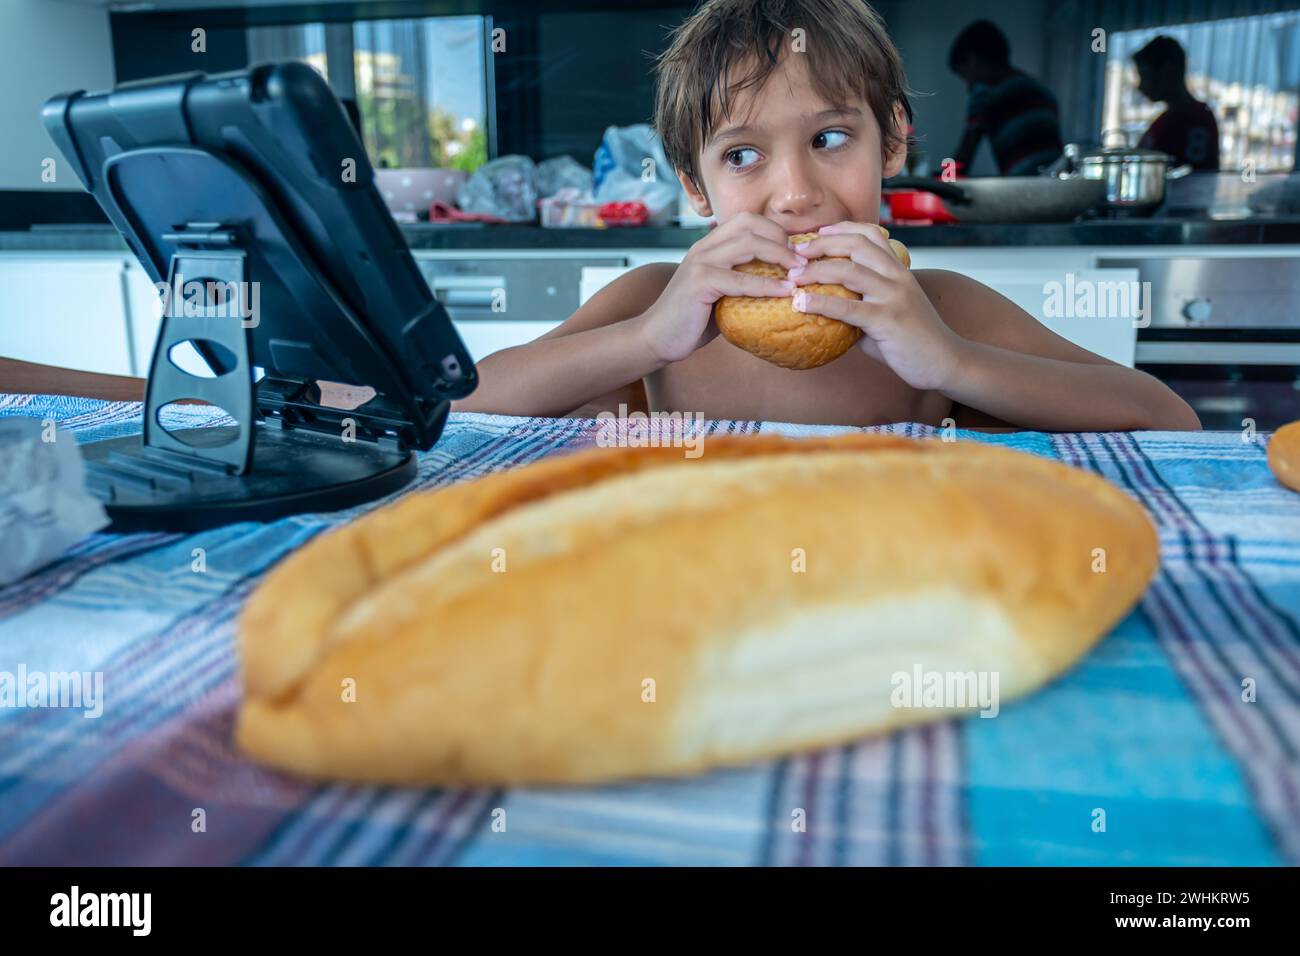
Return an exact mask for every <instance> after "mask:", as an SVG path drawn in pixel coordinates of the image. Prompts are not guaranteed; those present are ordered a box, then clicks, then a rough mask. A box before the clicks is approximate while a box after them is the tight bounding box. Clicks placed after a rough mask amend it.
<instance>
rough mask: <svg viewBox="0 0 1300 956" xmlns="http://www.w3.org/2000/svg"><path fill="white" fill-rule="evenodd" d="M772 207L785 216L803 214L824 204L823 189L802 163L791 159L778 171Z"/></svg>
mask: <svg viewBox="0 0 1300 956" xmlns="http://www.w3.org/2000/svg"><path fill="white" fill-rule="evenodd" d="M774 185H775V186H776V190H775V192H774V194H773V197H772V209H773V211H774V212H777V213H780V214H781V215H783V216H803V215H805V214H807V213H808V212H809V211H810V210H812V209H816V208H817V207H818V206H820V205H821V204H822V190H821V187H820V186H819V185H818V183H817V181H816V178H815V177H814V176H812V175H810V174H809V171H808V170H807V169H805V168H804V165H803V164H802V163H799V162H797V161H791V162H788V163H786V165H785V167H784V168H783V169H781V170H779V171H778V175H777V177H776V179H775V181H774Z"/></svg>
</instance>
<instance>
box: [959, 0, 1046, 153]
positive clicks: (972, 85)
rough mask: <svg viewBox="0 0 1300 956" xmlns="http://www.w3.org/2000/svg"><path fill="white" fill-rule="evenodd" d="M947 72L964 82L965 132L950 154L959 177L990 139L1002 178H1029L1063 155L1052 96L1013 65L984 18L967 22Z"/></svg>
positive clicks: (1007, 48) (997, 34) (1008, 50)
mask: <svg viewBox="0 0 1300 956" xmlns="http://www.w3.org/2000/svg"><path fill="white" fill-rule="evenodd" d="M948 68H949V69H951V70H952V71H953V72H954V73H956V74H957V75H958V76H960V77H961V78H962V79H963V80H965V81H966V87H967V89H968V90H969V91H970V97H969V99H968V100H967V102H966V128H965V131H964V132H963V134H962V138H961V142H960V143H959V144H958V146H957V151H956V153H955V154H954V155H953V159H955V160H956V167H957V172H958V174H964V173H965V172H966V170H967V169H968V168H969V166H970V164H971V161H972V160H973V159H974V158H975V151H976V149H978V148H979V144H980V141H981V140H982V139H984V137H986V136H987V137H988V139H989V145H990V146H991V147H992V149H993V157H994V159H995V160H996V161H997V164H998V171H999V172H1000V173H1001V174H1002V175H1003V176H1033V175H1036V174H1037V173H1038V172H1039V170H1040V169H1041V168H1042V167H1044V166H1048V165H1050V164H1051V163H1052V162H1053V161H1054V160H1055V159H1057V158H1058V157H1059V156H1060V155H1061V151H1062V145H1061V124H1060V120H1059V118H1058V113H1057V105H1056V97H1055V96H1053V95H1052V91H1051V90H1049V89H1048V88H1047V87H1046V86H1044V85H1043V84H1042V83H1041V82H1039V81H1038V80H1036V79H1035V78H1034V77H1032V76H1030V75H1029V74H1028V73H1025V72H1024V71H1023V70H1018V69H1016V68H1015V67H1014V66H1012V65H1011V46H1010V44H1009V43H1008V42H1007V38H1006V35H1005V34H1003V32H1002V31H1001V30H999V29H998V28H997V26H996V25H994V24H993V23H991V22H990V21H988V20H977V21H976V22H974V23H972V24H970V25H969V26H968V27H966V29H964V30H962V32H961V33H960V34H959V35H958V37H957V39H956V40H955V41H953V45H952V49H951V50H950V51H949V52H948Z"/></svg>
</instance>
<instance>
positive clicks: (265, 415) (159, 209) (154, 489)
mask: <svg viewBox="0 0 1300 956" xmlns="http://www.w3.org/2000/svg"><path fill="white" fill-rule="evenodd" d="M104 176H105V181H106V185H107V186H108V189H109V191H110V193H111V195H112V197H113V198H114V200H115V202H116V205H117V211H118V212H120V213H121V214H122V216H123V218H124V220H125V221H126V222H127V223H128V224H129V225H130V228H129V229H124V230H123V232H124V235H125V237H126V239H127V241H128V242H129V243H130V244H131V245H132V247H133V248H134V249H136V251H137V253H139V251H140V249H141V244H142V243H144V242H149V241H154V237H161V241H162V243H163V244H164V246H166V247H167V249H165V250H161V251H163V256H162V260H161V261H168V256H167V254H166V253H167V251H169V252H170V257H169V258H170V266H169V268H168V275H167V293H166V294H165V295H163V296H162V297H161V299H162V303H163V317H162V325H161V328H160V330H159V333H158V339H157V342H156V343H155V345H154V350H153V358H152V361H151V363H150V367H149V375H148V384H147V386H146V389H145V403H144V432H143V435H140V436H132V437H127V438H117V439H110V440H107V441H99V442H94V443H90V444H86V445H83V446H82V451H83V453H84V456H85V459H86V461H87V478H88V485H89V487H90V489H91V491H92V492H93V493H94V494H95V495H96V496H97V497H99V498H100V499H101V500H102V501H103V502H104V504H105V507H106V510H107V511H108V513H109V515H110V517H111V518H112V520H113V524H112V526H111V530H113V531H127V530H139V529H150V530H171V531H187V530H197V529H201V528H207V527H212V526H214V525H218V524H225V523H228V522H232V521H267V520H272V519H275V518H278V517H281V516H283V515H286V514H292V513H297V512H303V511H334V510H338V509H340V508H347V507H351V506H353V505H357V504H360V503H363V502H366V501H370V500H372V499H374V498H377V497H380V496H383V495H386V494H389V493H391V492H393V491H396V490H398V489H399V488H401V487H403V486H404V485H406V484H407V483H408V482H410V481H411V480H412V479H413V478H414V477H415V474H416V460H415V455H414V453H413V451H412V450H411V449H412V448H418V449H421V450H425V449H428V448H430V447H432V445H433V443H434V442H435V441H436V440H437V438H438V436H439V435H440V434H441V432H442V427H443V425H444V423H445V422H446V418H447V413H448V410H449V408H450V405H449V403H448V402H447V401H438V402H436V403H429V402H427V401H421V400H417V398H416V397H415V396H414V395H413V394H412V393H411V391H410V390H409V389H408V388H407V387H406V386H405V384H404V381H403V378H402V376H401V375H400V374H399V373H398V371H397V369H396V368H395V367H394V366H393V364H392V363H391V362H390V361H389V359H388V357H387V355H386V353H385V351H384V349H383V348H381V347H380V345H379V344H378V343H377V342H376V341H375V339H374V337H373V336H372V334H371V330H370V328H369V326H367V324H365V323H364V322H362V321H360V320H359V319H358V317H357V316H356V314H354V312H353V310H352V309H351V308H350V307H349V305H348V304H347V303H346V302H345V301H344V300H343V299H342V298H341V297H340V296H339V294H338V293H337V291H336V290H335V289H334V287H333V285H332V284H331V282H330V281H329V280H328V279H327V278H326V277H325V276H324V275H322V274H321V271H320V269H319V268H318V267H317V265H316V264H315V263H314V262H313V261H312V260H311V259H310V258H309V256H308V255H307V254H306V252H305V251H304V249H303V247H302V246H301V245H300V244H299V242H298V241H297V240H296V238H295V236H294V234H293V232H292V230H291V229H290V228H288V227H287V226H286V224H285V222H284V221H283V220H282V219H281V217H280V215H279V214H278V213H277V212H276V210H275V207H274V206H273V205H272V204H271V203H270V202H269V201H268V200H267V197H266V196H265V195H264V194H263V192H262V190H261V189H260V187H259V186H258V184H257V182H256V181H255V180H254V179H253V178H252V177H251V176H249V175H247V174H246V172H245V171H244V170H241V169H240V168H239V167H237V166H236V165H235V164H234V163H232V162H230V161H229V160H227V159H226V158H224V157H222V156H219V155H217V154H215V153H212V152H208V151H207V150H204V149H201V148H197V147H186V146H176V147H170V146H165V147H148V148H142V149H137V150H133V151H129V152H122V153H118V154H117V155H114V156H112V157H111V158H109V159H108V160H107V162H106V163H105V165H104ZM187 185H188V186H190V187H193V188H194V190H195V191H194V192H191V193H189V197H190V198H189V200H188V201H187V202H186V204H185V206H186V209H187V211H188V214H190V215H192V214H193V210H194V208H195V205H194V199H193V197H194V196H195V195H198V194H202V195H206V196H211V197H213V201H212V203H211V208H210V215H208V216H204V217H203V218H204V220H206V221H186V222H184V223H180V224H177V225H178V226H179V228H175V227H173V228H172V229H170V230H169V229H168V228H167V227H166V226H165V225H163V223H162V222H160V221H157V220H158V217H159V216H160V215H165V212H166V210H167V208H168V204H167V203H166V202H165V201H162V202H159V201H158V197H159V196H160V195H165V194H166V191H167V190H168V189H176V188H185V187H186V186H187ZM200 186H201V188H200ZM142 196H148V197H152V199H150V200H149V201H145V202H141V201H139V197H142ZM223 213H224V216H225V218H224V220H223ZM150 218H153V219H154V220H155V221H153V222H150V221H148V219H150ZM114 220H115V221H117V217H116V216H115V217H114ZM223 221H224V222H225V223H232V224H230V225H226V224H223ZM120 227H121V226H120V224H119V228H120ZM141 259H142V261H146V257H145V256H141ZM254 283H256V284H257V285H254ZM254 290H257V292H260V295H258V294H257V292H255V291H254ZM250 293H253V294H250ZM259 298H260V300H261V302H264V303H270V305H271V307H272V309H281V310H285V309H292V310H295V311H298V312H299V313H300V314H299V318H302V317H307V318H308V319H310V320H311V321H309V322H307V323H301V322H300V323H299V324H298V325H296V326H294V328H295V329H297V330H301V329H302V328H304V327H307V328H312V327H314V328H315V329H316V330H317V332H318V334H317V336H316V337H315V338H314V340H311V341H303V340H301V338H296V337H293V336H292V335H290V336H289V337H288V338H286V339H283V340H279V339H276V338H274V337H272V336H271V335H267V334H265V333H267V332H268V331H269V332H271V333H273V332H274V330H275V328H276V323H277V316H276V314H274V313H273V312H272V313H271V314H267V315H261V314H258V310H257V309H255V308H253V306H255V305H257V304H259V303H258V302H257V300H258V299H259ZM434 310H437V315H434V314H433V313H434ZM422 318H423V317H422ZM437 318H442V319H443V321H445V313H441V306H439V305H437V304H436V301H435V303H434V304H433V305H432V306H431V309H430V315H429V319H430V321H436V320H437ZM262 322H267V323H269V326H270V329H269V330H267V329H263V333H264V336H263V340H264V341H266V342H268V343H269V345H270V349H271V351H272V353H273V355H272V356H270V357H269V358H273V359H274V362H270V361H268V362H267V363H266V364H268V365H274V366H275V367H276V369H277V372H276V374H275V375H271V374H269V373H268V374H266V375H264V376H263V377H262V378H261V380H260V381H257V382H254V378H253V375H254V371H253V369H254V366H255V365H257V364H258V356H257V355H256V354H255V345H254V343H255V336H254V334H253V333H254V329H256V328H257V327H258V326H259V324H260V323H262ZM417 322H418V320H417ZM313 323H314V325H313ZM286 324H287V323H286ZM415 324H416V323H412V325H415ZM186 342H189V343H191V344H192V345H193V347H194V349H195V351H197V352H198V353H199V354H200V355H201V356H202V357H203V359H204V360H205V361H206V362H207V364H208V365H209V366H210V368H211V371H212V372H214V373H215V376H214V377H202V376H199V375H195V374H192V373H190V372H188V371H185V370H184V369H182V368H181V367H180V366H178V365H177V364H175V362H174V361H173V348H174V347H175V346H177V345H179V344H181V343H186ZM361 359H364V362H362V361H361ZM443 364H444V368H443V369H441V370H439V371H440V373H441V374H442V375H444V376H447V375H450V376H451V377H452V378H456V377H458V376H460V375H464V374H469V375H472V374H473V370H472V367H471V369H470V370H468V372H466V371H465V370H462V369H460V368H458V367H457V366H458V362H457V360H456V359H455V358H454V357H453V356H448V358H447V359H445V360H444V363H443ZM358 365H364V366H365V367H367V368H369V369H371V377H372V378H373V379H374V380H373V381H371V382H362V383H359V384H370V385H372V386H373V387H375V388H376V395H375V396H374V398H372V399H371V400H369V401H367V402H366V403H365V404H363V405H361V406H359V407H358V408H355V409H352V410H343V409H337V408H331V407H328V406H323V405H321V404H320V403H319V399H320V391H319V387H318V386H317V385H316V382H315V380H314V379H312V378H309V377H307V376H295V375H292V374H289V373H287V372H286V371H285V369H289V368H293V367H295V366H297V367H298V368H301V369H304V370H305V369H309V368H316V367H319V368H322V369H330V368H333V369H354V368H357V367H358ZM347 381H356V379H347ZM178 399H201V400H203V401H206V402H210V403H212V404H214V405H218V406H220V407H221V408H223V409H225V410H226V411H227V412H228V413H229V414H230V416H231V417H232V418H234V420H235V424H234V425H218V426H208V427H197V428H186V429H178V430H175V431H168V430H167V429H166V428H165V427H164V426H163V424H162V421H161V419H160V418H159V415H160V413H161V412H162V410H163V408H164V406H167V405H168V404H169V403H172V402H175V401H177V400H178ZM173 407H174V408H180V407H184V406H173ZM192 407H198V406H192Z"/></svg>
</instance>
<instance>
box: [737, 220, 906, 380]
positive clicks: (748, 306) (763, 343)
mask: <svg viewBox="0 0 1300 956" xmlns="http://www.w3.org/2000/svg"><path fill="white" fill-rule="evenodd" d="M876 228H877V229H879V230H880V231H881V232H882V233H884V235H885V238H886V239H889V230H887V229H885V228H884V227H883V226H876ZM817 237H818V236H817V233H815V232H806V233H801V234H799V235H797V236H791V237H790V241H791V242H805V241H809V240H812V239H816V238H817ZM889 247H890V248H891V249H892V250H893V251H894V255H895V256H896V257H897V258H898V261H899V262H901V263H902V264H903V265H904V266H905V267H907V268H909V269H910V268H911V266H912V257H911V256H910V255H909V254H908V252H907V247H906V246H904V245H903V244H902V243H901V242H899V241H898V240H897V239H889ZM824 258H828V259H836V258H842V257H840V256H826V257H824ZM736 271H737V272H748V273H752V274H753V275H760V276H772V277H775V278H778V279H784V278H785V275H786V270H785V269H784V268H783V267H781V266H778V265H774V264H773V263H771V262H763V261H761V260H758V259H755V260H753V261H752V262H747V263H745V264H743V265H739V266H736ZM802 288H804V289H807V290H808V291H809V292H814V293H817V294H819V295H832V296H835V297H837V298H841V299H860V298H862V296H860V295H858V294H857V293H856V292H852V291H850V290H849V289H846V288H844V286H842V285H821V284H810V285H806V286H803V287H802ZM713 320H714V322H716V323H717V326H718V331H719V332H721V333H722V335H723V337H724V338H725V339H726V340H727V341H728V342H730V343H731V344H732V345H735V346H737V347H738V348H742V349H744V350H745V351H747V352H752V353H753V354H755V355H757V356H758V357H759V358H762V359H767V361H769V362H771V363H772V364H774V365H780V366H781V367H782V368H792V369H808V368H817V367H818V366H819V365H825V364H826V363H827V362H830V361H832V360H834V359H837V358H839V357H840V356H841V355H843V354H844V353H845V352H847V351H848V350H849V349H850V348H852V347H853V346H854V345H855V344H856V343H857V341H858V339H860V338H862V330H861V329H859V328H856V327H855V326H852V325H849V324H848V323H847V322H841V321H839V320H838V319H828V318H826V317H825V316H823V315H813V314H810V313H807V312H798V311H796V310H795V307H794V298H793V296H791V297H788V298H784V299H778V298H745V297H740V296H723V297H722V298H721V299H719V300H718V301H717V303H716V304H715V305H714V307H713Z"/></svg>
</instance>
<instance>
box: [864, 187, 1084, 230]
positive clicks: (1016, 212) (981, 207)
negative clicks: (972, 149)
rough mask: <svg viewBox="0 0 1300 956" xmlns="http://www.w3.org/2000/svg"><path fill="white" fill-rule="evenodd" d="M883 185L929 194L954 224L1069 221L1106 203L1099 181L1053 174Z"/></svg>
mask: <svg viewBox="0 0 1300 956" xmlns="http://www.w3.org/2000/svg"><path fill="white" fill-rule="evenodd" d="M885 187H886V188H887V189H920V190H922V191H924V192H929V193H934V194H935V195H936V196H939V197H941V198H942V199H943V201H944V204H945V205H946V206H947V207H948V211H949V212H951V213H952V214H953V216H954V217H956V219H957V220H958V221H959V222H1070V221H1072V220H1075V219H1078V218H1079V217H1080V216H1082V215H1083V214H1084V213H1085V212H1087V211H1088V210H1089V209H1094V208H1099V207H1101V206H1102V205H1104V204H1105V202H1106V186H1105V183H1104V181H1102V180H1098V179H1058V178H1056V177H1055V176H984V177H976V178H975V179H959V180H957V181H956V182H951V183H945V182H941V181H939V180H935V179H928V178H926V177H924V176H896V177H894V178H893V179H890V180H888V181H887V182H886V184H885Z"/></svg>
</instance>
